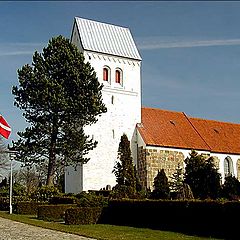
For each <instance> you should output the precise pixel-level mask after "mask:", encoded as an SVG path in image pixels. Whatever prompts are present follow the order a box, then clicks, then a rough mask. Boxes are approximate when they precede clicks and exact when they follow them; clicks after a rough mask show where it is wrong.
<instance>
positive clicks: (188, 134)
mask: <svg viewBox="0 0 240 240" xmlns="http://www.w3.org/2000/svg"><path fill="white" fill-rule="evenodd" d="M137 128H138V131H139V132H140V134H141V136H142V138H143V140H144V142H145V143H146V144H147V145H153V146H162V147H172V148H183V149H195V150H206V151H211V152H219V153H232V154H240V124H234V123H225V122H219V121H213V120H205V119H197V118H191V117H188V116H187V115H186V114H185V113H183V112H173V111H168V110H161V109H156V108H145V107H144V108H142V124H140V125H138V126H137Z"/></svg>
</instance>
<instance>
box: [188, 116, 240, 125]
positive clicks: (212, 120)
mask: <svg viewBox="0 0 240 240" xmlns="http://www.w3.org/2000/svg"><path fill="white" fill-rule="evenodd" d="M189 118H191V119H193V120H194V119H196V120H203V121H209V122H218V123H225V124H233V125H240V123H235V122H226V121H220V120H215V119H206V118H198V117H189Z"/></svg>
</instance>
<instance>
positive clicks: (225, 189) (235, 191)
mask: <svg viewBox="0 0 240 240" xmlns="http://www.w3.org/2000/svg"><path fill="white" fill-rule="evenodd" d="M222 197H224V198H227V199H228V200H238V199H239V198H240V182H239V181H238V179H237V178H236V177H234V176H232V175H230V176H227V177H225V181H224V184H223V186H222Z"/></svg>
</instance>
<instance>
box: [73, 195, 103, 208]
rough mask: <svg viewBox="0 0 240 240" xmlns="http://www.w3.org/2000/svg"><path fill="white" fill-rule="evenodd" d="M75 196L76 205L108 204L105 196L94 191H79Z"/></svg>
mask: <svg viewBox="0 0 240 240" xmlns="http://www.w3.org/2000/svg"><path fill="white" fill-rule="evenodd" d="M76 197H77V198H78V201H77V205H78V207H105V206H107V205H108V199H107V198H105V197H103V196H101V195H99V196H97V195H96V194H94V193H86V192H81V193H80V194H77V195H76Z"/></svg>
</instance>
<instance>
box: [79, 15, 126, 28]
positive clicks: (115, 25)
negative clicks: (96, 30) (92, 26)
mask: <svg viewBox="0 0 240 240" xmlns="http://www.w3.org/2000/svg"><path fill="white" fill-rule="evenodd" d="M74 18H75V19H76V18H80V19H83V20H87V21H91V22H96V23H100V24H107V25H111V26H114V27H120V28H127V29H128V30H130V29H129V27H125V26H122V25H116V24H113V23H108V22H100V21H98V20H93V19H89V18H84V17H79V16H76V17H74Z"/></svg>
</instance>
